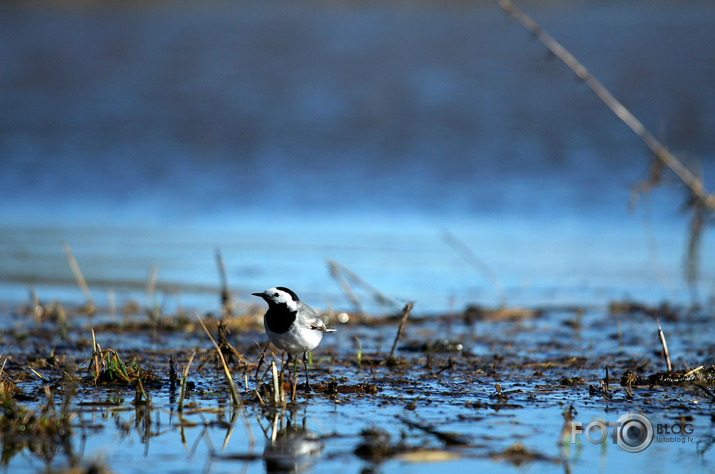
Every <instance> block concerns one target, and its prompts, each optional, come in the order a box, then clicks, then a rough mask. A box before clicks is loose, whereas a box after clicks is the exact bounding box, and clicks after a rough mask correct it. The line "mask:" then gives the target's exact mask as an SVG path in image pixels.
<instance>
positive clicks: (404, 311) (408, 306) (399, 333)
mask: <svg viewBox="0 0 715 474" xmlns="http://www.w3.org/2000/svg"><path fill="white" fill-rule="evenodd" d="M412 306H413V303H412V301H410V302H409V303H407V304H406V305H405V307H404V308H403V309H402V319H401V320H400V327H399V328H397V335H396V336H395V342H393V343H392V349H391V350H390V357H388V358H387V360H388V361H393V362H394V360H395V349H397V341H399V340H400V336H402V331H403V330H404V329H405V323H406V322H407V317H408V316H409V315H410V311H411V310H412Z"/></svg>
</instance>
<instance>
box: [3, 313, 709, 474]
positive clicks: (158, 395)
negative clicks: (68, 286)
mask: <svg viewBox="0 0 715 474" xmlns="http://www.w3.org/2000/svg"><path fill="white" fill-rule="evenodd" d="M36 303H37V304H27V305H20V306H17V307H13V308H7V307H6V308H4V309H3V313H4V314H3V319H4V320H5V321H6V324H5V325H4V327H5V329H4V330H3V332H2V339H1V341H0V342H1V352H2V367H3V369H2V374H1V375H2V379H1V381H2V387H1V388H2V401H3V411H2V415H1V418H0V436H1V437H2V464H3V466H4V467H5V469H7V470H9V471H12V472H23V471H24V472H34V471H37V470H45V469H49V470H61V469H84V470H85V471H89V470H90V469H100V470H104V471H112V472H136V471H149V470H153V469H160V470H162V471H165V472H195V471H198V470H204V471H205V472H228V471H232V472H235V471H241V472H262V471H264V470H269V471H271V470H281V469H288V470H295V471H303V470H311V471H314V472H336V471H338V470H346V469H347V470H348V471H350V472H357V471H361V472H399V471H407V470H409V472H424V471H432V470H434V469H436V468H438V466H439V464H440V463H449V465H450V469H452V468H454V469H462V468H465V469H467V468H468V469H470V470H473V469H478V468H483V469H489V470H490V471H514V470H519V471H521V470H523V469H524V468H525V467H526V468H527V469H528V470H529V471H532V472H533V471H536V472H540V471H546V470H548V471H553V470H563V471H565V472H569V471H571V470H574V471H575V470H583V469H589V470H592V469H593V468H594V467H596V466H597V467H598V468H600V469H604V470H605V469H609V468H618V469H624V468H647V469H658V470H660V469H669V468H676V467H677V468H684V469H685V470H687V471H698V470H708V469H712V467H713V463H714V461H715V455H714V454H713V449H712V445H713V443H714V442H715V415H714V414H713V413H714V412H713V403H715V395H714V393H715V368H714V366H713V360H714V358H715V343H713V341H712V317H711V315H710V314H708V313H707V312H706V311H693V310H685V309H682V308H672V307H668V306H660V307H648V306H644V305H639V304H635V303H630V302H620V303H612V304H611V305H610V306H609V307H606V308H602V307H592V308H588V307H583V308H581V307H560V308H556V307H554V308H527V309H525V308H506V309H501V310H496V311H495V310H489V309H484V308H477V307H471V308H468V309H467V310H465V311H462V312H455V313H453V314H440V315H425V314H420V313H419V312H415V313H414V314H411V315H409V317H408V318H407V320H406V324H405V326H404V331H403V333H402V335H401V337H400V339H399V341H398V343H397V347H396V351H395V354H394V357H393V358H392V359H390V357H389V355H390V350H391V347H392V345H393V343H394V341H395V337H396V334H397V330H398V326H399V324H400V321H401V315H400V314H396V315H387V316H384V317H367V316H360V315H350V314H347V313H342V314H337V313H332V312H331V313H326V314H325V318H326V320H328V321H329V324H330V325H331V326H333V327H336V328H337V329H338V331H337V332H336V333H334V334H329V335H326V337H325V338H324V339H323V343H322V344H321V345H320V346H319V347H318V348H317V349H316V350H315V351H314V353H313V354H312V363H311V364H310V376H311V381H312V385H313V390H312V392H310V393H306V392H305V387H304V379H303V375H302V370H298V373H299V374H300V377H299V378H298V385H297V387H296V388H295V395H294V399H293V400H291V395H292V393H291V388H292V387H291V384H290V383H289V382H288V380H284V381H283V382H284V383H283V390H282V392H283V397H284V398H285V400H284V401H281V400H278V402H277V403H276V401H275V398H276V392H275V389H274V387H275V385H274V383H273V380H272V375H271V371H270V370H267V369H268V368H269V367H270V366H269V365H268V364H270V363H271V362H272V361H276V362H277V368H278V369H280V366H281V354H279V353H277V352H276V353H272V352H271V349H270V348H269V349H268V351H267V352H266V353H265V357H264V360H265V363H261V365H260V367H259V365H258V363H259V361H261V356H262V354H263V348H262V345H263V344H264V343H265V341H266V339H265V335H264V334H263V332H262V326H261V317H262V311H263V308H261V307H259V306H251V305H248V304H246V305H242V306H240V307H239V308H238V309H235V310H234V311H233V314H232V315H231V316H230V317H227V318H223V319H224V321H226V322H227V323H228V328H227V329H226V330H221V331H219V323H220V322H221V319H222V318H221V317H220V316H217V315H216V314H209V313H201V314H200V315H198V313H195V312H186V313H181V314H173V315H162V314H158V313H157V312H151V311H147V310H145V309H144V308H142V306H141V305H139V304H125V305H124V307H123V309H124V313H123V314H122V313H121V312H120V314H115V315H112V314H110V312H109V311H108V310H102V309H100V310H98V311H96V312H95V313H94V314H93V315H88V314H86V313H84V312H83V311H82V308H66V307H63V306H62V305H61V304H59V303H52V304H46V305H43V304H42V303H40V302H36ZM199 316H200V318H201V321H203V322H205V324H206V326H207V328H208V329H209V332H210V333H211V334H212V336H213V337H214V338H215V339H216V340H217V343H218V344H219V345H220V346H221V348H222V353H223V355H224V359H225V361H226V363H227V364H228V366H229V367H230V373H231V374H232V379H233V381H234V382H235V385H236V389H237V392H238V398H239V400H238V401H237V403H233V402H232V396H231V391H230V389H229V384H228V382H227V378H226V376H225V374H224V372H223V370H222V366H221V363H220V359H219V357H218V356H217V354H218V352H217V351H216V349H215V348H214V346H213V344H212V342H211V340H210V339H209V337H208V336H207V335H206V333H205V332H204V330H203V329H202V328H201V324H200V322H199V319H198V317H199ZM655 318H658V320H659V322H660V324H661V326H662V328H663V332H664V335H665V337H666V339H667V345H668V349H669V354H670V358H671V363H672V371H671V372H670V373H668V372H667V370H666V362H665V358H664V356H663V352H662V344H661V342H660V339H659V337H658V332H657V328H658V323H657V322H656V319H655ZM221 335H223V336H225V338H221V337H220V336H221ZM93 337H94V341H93ZM93 347H94V350H93ZM190 361H191V362H190ZM261 362H263V361H261ZM189 364H190V365H189ZM298 369H300V366H299V367H298ZM184 374H185V377H183V375H184ZM287 378H288V377H287V376H286V379H287ZM280 393H281V389H280V387H279V390H278V396H279V397H280ZM628 412H632V413H637V414H639V415H645V416H646V417H647V418H648V420H649V421H650V422H651V426H652V435H653V439H652V441H651V442H650V444H649V445H648V447H647V448H645V449H644V450H643V451H642V452H638V453H631V452H627V451H626V449H624V448H622V447H621V444H619V443H621V442H623V438H622V437H621V434H622V435H623V436H625V437H627V436H626V435H627V433H625V432H624V433H620V432H619V434H618V435H616V433H615V432H616V431H618V430H619V429H620V428H619V427H618V426H614V425H613V423H616V422H617V420H619V418H620V417H621V416H622V415H624V414H626V413H628ZM592 422H597V423H603V424H604V426H606V425H605V424H606V423H611V425H608V426H607V428H606V429H607V430H608V433H607V435H608V437H607V440H606V442H605V443H601V444H594V443H592V442H590V441H589V440H588V438H586V437H585V435H584V434H580V433H579V432H578V430H577V427H578V426H579V423H581V425H580V426H581V427H582V428H585V427H586V426H587V425H589V424H590V423H592ZM621 422H622V421H621ZM622 423H623V422H622ZM623 425H625V423H623ZM594 430H595V431H594ZM646 431H647V430H646ZM637 434H638V432H637V431H636V435H637ZM589 436H590V438H591V439H592V440H595V441H598V440H599V436H600V432H599V430H598V428H594V429H592V430H591V431H590V432H589ZM636 437H637V436H636ZM616 441H618V442H616ZM626 441H627V439H626ZM638 443H640V441H638V442H637V443H636V445H638ZM638 446H640V445H638ZM73 472H77V471H73Z"/></svg>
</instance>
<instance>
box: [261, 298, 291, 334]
mask: <svg viewBox="0 0 715 474" xmlns="http://www.w3.org/2000/svg"><path fill="white" fill-rule="evenodd" d="M297 315H298V311H289V310H288V306H287V305H285V304H281V305H276V306H274V307H272V308H269V310H268V312H267V313H266V326H268V329H270V330H271V331H273V332H275V333H277V334H283V333H286V332H288V330H289V329H290V327H291V326H292V325H293V321H295V318H296V316H297Z"/></svg>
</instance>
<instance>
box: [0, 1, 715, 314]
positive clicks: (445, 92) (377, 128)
mask: <svg viewBox="0 0 715 474" xmlns="http://www.w3.org/2000/svg"><path fill="white" fill-rule="evenodd" d="M520 5H521V6H522V7H523V8H524V9H525V10H526V11H527V13H529V14H531V15H532V16H533V18H534V19H535V20H536V21H537V22H539V23H540V24H541V25H542V26H543V27H544V28H545V29H546V30H547V31H549V32H550V33H551V34H552V35H553V36H554V37H555V38H556V39H557V40H559V41H561V42H562V43H563V44H564V45H565V46H566V47H567V48H569V49H570V50H571V51H572V52H573V54H574V55H575V56H576V57H577V58H579V59H580V60H581V61H582V62H583V63H584V64H585V65H586V67H588V68H589V70H590V71H591V72H592V73H593V74H594V75H595V76H596V77H598V78H599V79H600V80H601V82H602V83H603V84H604V85H605V86H606V87H607V88H609V89H610V90H611V92H613V94H614V95H615V96H616V97H617V98H619V99H620V100H621V101H622V102H623V103H624V104H625V105H626V106H627V107H628V108H629V109H630V110H631V111H632V112H633V113H634V114H635V115H636V116H637V117H639V118H640V119H641V120H642V122H643V123H644V124H645V125H646V126H647V127H648V128H650V129H651V130H652V131H653V133H654V134H656V135H657V136H658V137H659V138H661V139H662V140H663V141H664V143H666V145H668V146H669V147H670V149H671V150H672V151H674V152H675V153H676V154H677V155H678V156H679V157H680V158H681V159H682V160H683V161H684V162H686V163H688V164H689V165H690V166H691V167H693V169H694V170H695V171H696V172H698V173H702V174H703V176H704V181H705V184H706V186H708V187H709V188H712V184H711V183H712V180H711V179H709V178H710V177H711V176H712V174H713V171H714V168H715V153H714V151H713V150H715V133H713V130H715V57H714V56H713V47H712V45H713V44H715V5H713V4H712V2H697V1H696V2H689V4H688V6H687V8H684V7H683V6H682V5H681V4H680V3H679V2H667V1H663V2H640V1H635V2H634V1H629V2H617V3H616V2H575V3H573V2H523V3H520ZM650 159H651V157H650V155H649V153H648V151H647V150H646V148H645V146H644V145H643V144H642V142H641V141H640V140H639V139H638V138H637V137H636V136H635V135H634V134H633V133H632V132H631V131H630V130H629V129H627V127H626V126H625V125H624V124H622V123H621V122H620V121H619V120H618V119H617V118H616V117H615V116H614V115H613V114H612V113H611V112H610V111H608V110H607V109H606V107H605V106H604V105H603V104H602V103H600V102H599V101H598V100H597V98H596V97H595V96H594V95H593V94H592V93H591V92H590V90H589V89H588V88H587V87H586V86H585V85H584V84H583V83H580V82H578V81H577V80H576V79H575V77H574V75H573V74H572V73H571V72H570V71H568V70H567V69H566V68H565V67H564V66H563V65H562V64H561V63H559V62H558V61H555V60H553V59H550V58H549V56H548V55H547V54H546V50H545V48H544V47H543V46H542V45H541V44H539V43H538V42H536V41H535V40H534V39H533V38H531V37H530V36H529V35H528V34H527V33H526V32H525V31H524V30H523V29H522V28H521V27H520V26H519V25H517V24H516V23H514V22H512V21H511V20H509V19H508V18H507V17H506V16H505V15H504V14H503V13H501V12H500V11H499V9H498V7H497V6H496V5H495V4H493V3H490V2H476V3H467V2H448V3H443V2H386V3H373V2H367V3H363V2H320V1H316V2H297V3H296V2H281V1H268V2H211V3H209V4H200V5H199V4H192V3H188V2H138V3H136V2H127V3H124V2H116V3H112V4H109V5H99V4H97V5H94V4H86V3H72V4H69V5H60V4H58V3H49V4H45V3H34V4H29V5H27V4H25V5H21V4H19V3H17V4H15V3H3V4H2V6H0V166H1V171H0V203H2V207H1V208H0V281H1V282H2V286H1V288H2V290H0V300H2V301H5V302H15V301H22V300H25V299H26V295H27V290H28V288H30V287H34V288H37V289H38V293H39V294H40V296H41V298H43V299H52V298H62V299H76V300H78V301H79V300H81V293H80V292H79V290H77V288H76V287H75V286H74V280H73V278H72V274H71V272H70V271H69V268H68V266H67V263H66V260H65V257H64V254H63V252H62V246H61V244H62V243H63V242H67V243H69V244H70V245H71V247H72V249H73V251H74V253H75V255H76V256H77V259H78V261H79V264H80V266H81V267H82V269H83V271H84V273H85V276H86V278H87V280H88V282H89V284H90V287H91V288H92V289H93V292H94V295H95V298H96V299H97V300H98V301H99V302H100V303H101V302H102V301H103V300H105V294H106V291H107V290H109V289H112V290H113V291H115V292H117V293H118V295H119V298H120V299H121V298H124V297H127V298H128V297H131V296H136V295H137V294H139V295H141V294H142V292H143V285H144V283H145V280H146V278H147V274H148V273H149V272H150V270H149V269H150V268H151V267H152V266H153V265H155V266H156V268H157V276H158V281H159V282H160V283H162V284H164V285H168V286H170V287H172V288H174V290H173V291H172V293H171V294H172V295H173V296H171V297H170V298H167V300H166V304H167V305H169V306H171V305H177V304H184V305H189V306H198V307H200V308H201V309H207V308H211V307H215V306H218V299H217V298H216V296H215V293H214V290H215V289H216V288H217V287H218V284H219V281H218V272H217V271H216V263H215V259H214V251H215V249H216V248H221V251H222V254H223V257H224V260H225V263H226V267H227V271H228V279H229V284H230V286H231V288H232V289H233V290H234V291H235V292H236V294H237V295H239V297H240V296H244V295H246V294H247V293H249V292H251V291H258V290H262V289H264V288H266V287H270V286H275V285H284V286H289V287H291V288H293V289H294V290H295V291H296V292H298V294H300V295H301V296H302V297H303V299H304V300H307V301H308V302H309V303H311V304H313V305H315V306H320V307H327V306H335V307H344V306H347V302H346V300H345V299H344V298H343V297H342V295H341V293H340V290H339V289H338V287H337V285H336V284H335V282H334V281H333V280H332V278H331V277H330V275H329V273H328V270H327V265H326V260H327V259H334V260H337V261H339V262H341V263H342V264H344V265H345V266H347V267H348V268H350V269H352V270H354V271H355V272H356V273H357V274H359V275H360V276H361V277H362V278H364V279H365V280H366V281H368V282H369V283H371V284H372V285H373V286H375V287H377V288H378V289H379V290H380V291H382V292H383V293H385V294H386V295H389V296H391V297H393V298H395V299H397V300H398V301H406V300H416V301H417V305H416V306H415V310H416V311H418V310H420V311H447V310H452V309H454V310H458V309H462V308H463V307H464V305H466V304H468V303H479V304H485V305H493V304H498V303H501V302H507V303H508V304H528V305H535V304H572V303H575V304H605V303H607V302H608V301H609V300H611V299H618V298H629V297H630V298H638V299H642V300H645V301H649V302H659V301H662V300H670V301H673V302H690V297H691V293H690V292H689V291H688V289H687V287H686V285H685V283H684V281H683V272H682V267H683V256H684V252H685V248H686V242H687V226H688V218H687V215H686V214H685V213H684V212H683V204H684V202H685V199H686V197H687V196H686V194H685V193H684V191H683V190H682V189H681V188H680V186H679V183H677V181H676V180H675V179H674V178H673V177H672V176H671V175H666V179H665V181H664V183H663V184H662V185H661V186H660V187H659V188H658V189H656V190H655V191H654V192H653V193H651V194H649V195H648V196H645V197H643V196H641V199H640V200H638V202H637V205H636V206H635V207H632V206H630V205H629V204H630V203H631V198H632V194H631V189H632V187H633V185H634V184H635V183H636V182H638V181H639V180H641V179H644V178H645V177H647V170H648V167H649V163H650ZM445 231H449V232H450V233H451V234H453V235H454V236H456V237H457V238H458V239H459V240H460V241H461V242H463V243H464V244H465V245H467V246H468V247H469V248H470V249H471V251H472V252H473V253H474V254H475V255H477V256H478V257H479V259H480V260H481V261H482V262H483V263H484V265H485V266H487V267H488V268H489V269H490V271H491V272H492V273H493V275H494V277H490V276H489V274H488V272H485V271H483V270H482V271H480V270H479V269H477V268H475V267H474V266H473V265H470V264H469V263H468V262H467V261H465V259H464V258H463V256H462V255H460V254H459V252H456V251H455V249H454V248H453V247H451V246H450V245H447V243H445V241H444V239H443V235H444V232H445ZM712 257H713V239H712V237H711V236H710V235H709V234H706V235H705V238H704V241H703V246H702V255H701V262H702V272H701V278H700V281H699V288H698V289H699V292H698V293H697V295H696V296H697V298H698V299H699V300H700V301H701V302H707V301H708V300H709V299H710V298H712V295H713V288H715V278H714V273H713V268H712V261H713V260H712ZM176 295H180V296H176ZM366 302H367V300H366ZM368 307H369V305H368ZM377 310H379V308H378V309H377Z"/></svg>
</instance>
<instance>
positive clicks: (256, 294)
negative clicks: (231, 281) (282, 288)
mask: <svg viewBox="0 0 715 474" xmlns="http://www.w3.org/2000/svg"><path fill="white" fill-rule="evenodd" d="M251 294H252V295H253V296H258V297H259V298H263V297H264V296H266V294H265V293H251Z"/></svg>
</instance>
